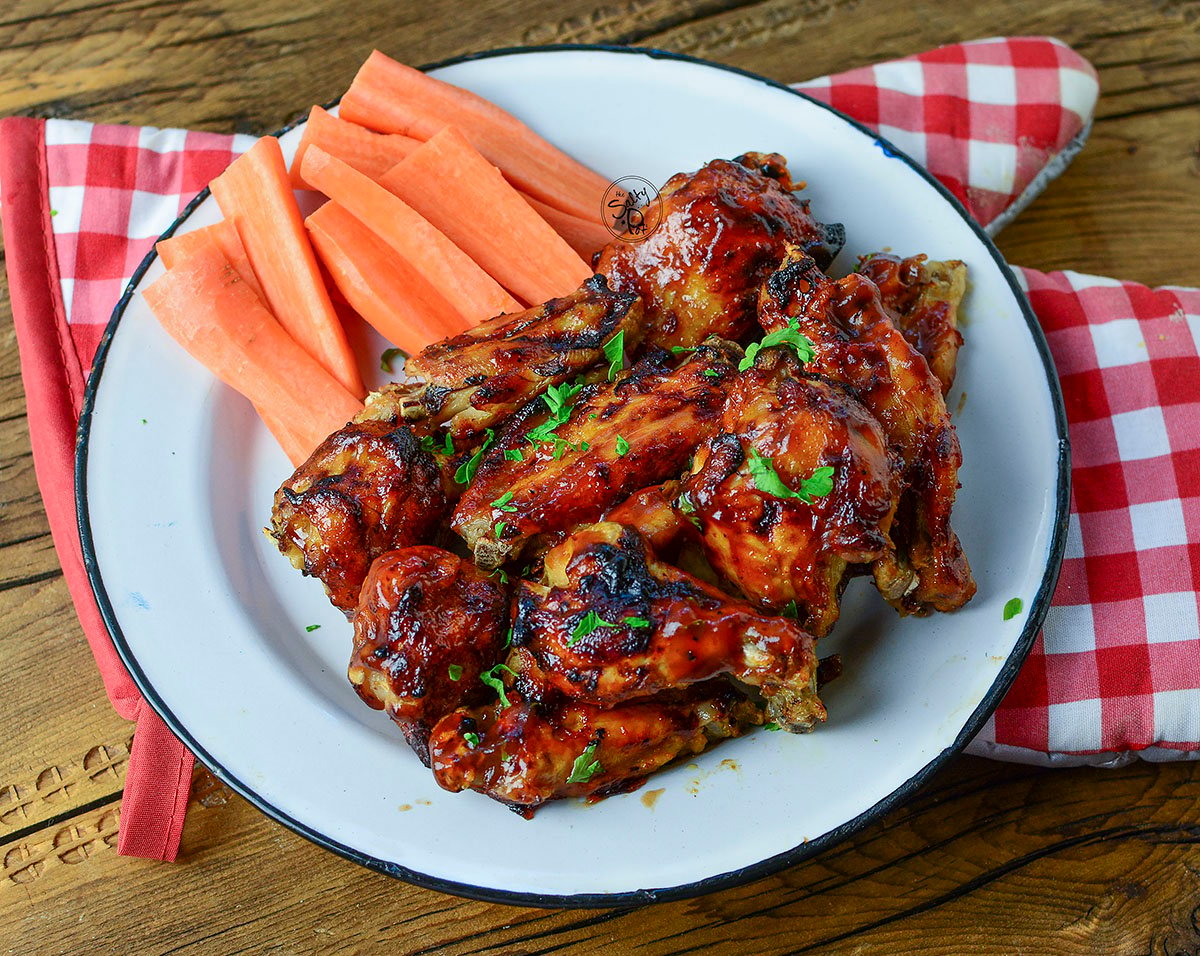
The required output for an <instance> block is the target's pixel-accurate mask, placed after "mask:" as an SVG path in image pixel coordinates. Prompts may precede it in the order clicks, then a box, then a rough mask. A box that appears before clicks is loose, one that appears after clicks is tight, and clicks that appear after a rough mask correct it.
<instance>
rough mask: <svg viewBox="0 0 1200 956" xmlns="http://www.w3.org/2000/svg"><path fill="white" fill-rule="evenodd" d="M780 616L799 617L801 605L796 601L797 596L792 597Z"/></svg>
mask: <svg viewBox="0 0 1200 956" xmlns="http://www.w3.org/2000/svg"><path fill="white" fill-rule="evenodd" d="M779 616H780V617H790V618H795V619H799V617H800V605H798V604H797V603H796V599H795V598H792V599H791V600H790V601H788V602H787V605H786V606H785V607H784V609H783V610H782V611H780V612H779Z"/></svg>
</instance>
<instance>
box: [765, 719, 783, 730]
mask: <svg viewBox="0 0 1200 956" xmlns="http://www.w3.org/2000/svg"><path fill="white" fill-rule="evenodd" d="M782 729H783V728H782V727H780V726H779V724H777V723H775V721H773V720H770V721H767V723H765V724H763V730H782Z"/></svg>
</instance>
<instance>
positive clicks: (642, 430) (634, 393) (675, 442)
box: [450, 340, 741, 568]
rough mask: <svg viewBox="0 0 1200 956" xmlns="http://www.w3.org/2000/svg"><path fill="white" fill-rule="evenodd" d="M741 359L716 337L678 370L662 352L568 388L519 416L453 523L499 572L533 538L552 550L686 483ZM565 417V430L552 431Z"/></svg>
mask: <svg viewBox="0 0 1200 956" xmlns="http://www.w3.org/2000/svg"><path fill="white" fill-rule="evenodd" d="M740 355H741V350H740V349H739V348H738V347H737V346H735V345H732V344H730V343H723V342H720V341H719V340H717V341H715V342H714V343H713V344H705V345H703V346H700V347H699V348H698V349H697V350H696V351H694V352H691V353H689V354H688V355H687V357H686V358H685V359H684V360H683V362H682V363H681V364H680V365H678V367H673V362H674V361H675V359H674V357H673V356H671V355H670V354H669V353H666V352H663V351H661V350H659V351H655V352H653V353H651V354H650V355H648V356H646V357H645V358H644V359H642V361H641V362H639V363H638V364H637V365H635V366H634V367H633V368H632V369H630V370H629V372H628V373H627V374H626V375H624V376H623V377H620V378H618V380H617V381H616V382H604V383H601V384H598V385H593V386H589V387H585V388H584V389H583V390H582V391H579V392H578V393H574V391H573V389H572V388H570V387H569V386H562V387H561V390H560V391H558V392H556V393H554V394H553V401H551V400H550V397H547V400H546V401H542V402H538V403H537V404H536V405H534V406H532V407H530V408H528V409H526V411H525V412H524V413H522V414H519V415H516V416H514V418H513V419H512V421H511V422H510V423H509V425H508V426H507V427H506V429H505V430H504V432H503V433H502V434H501V435H500V437H499V438H498V440H497V441H496V443H495V445H493V446H492V447H491V449H490V450H489V452H488V454H487V455H486V456H485V458H484V459H483V462H482V464H481V465H480V466H479V471H478V474H477V475H476V476H475V480H474V481H473V483H472V484H471V487H470V488H469V489H468V490H467V491H466V493H465V494H464V495H463V496H462V499H461V500H460V501H459V503H458V506H457V508H455V510H454V515H453V517H452V519H451V522H450V525H451V527H452V528H453V529H454V530H455V531H457V532H458V533H459V534H460V535H462V537H463V538H464V539H465V540H466V542H467V544H468V546H469V547H470V548H471V550H472V551H473V552H474V554H475V560H476V561H477V562H478V563H479V564H481V565H482V566H484V567H487V568H492V567H496V566H498V565H499V564H501V563H502V562H503V561H505V560H506V559H507V558H508V557H509V556H516V555H517V554H519V553H520V552H521V551H522V549H523V548H524V547H525V545H526V543H527V542H528V541H530V539H531V538H534V537H537V538H538V539H539V541H538V545H539V546H548V545H549V544H552V543H553V542H554V540H556V538H557V537H560V536H561V535H562V534H563V533H565V532H567V531H569V530H570V529H571V528H573V527H575V526H576V525H580V524H586V523H588V522H591V521H596V520H597V519H598V518H600V516H601V515H603V514H604V512H605V511H607V510H608V509H609V508H611V507H612V506H613V505H615V504H617V503H618V502H620V501H622V500H624V499H625V498H626V497H628V496H629V495H630V494H632V493H633V492H635V491H637V490H639V489H641V488H644V487H646V486H647V485H649V484H653V483H654V482H658V481H664V480H666V479H668V478H675V477H678V476H679V475H680V474H681V473H682V472H683V470H684V469H685V468H686V466H687V461H688V459H689V458H690V457H691V454H692V451H693V450H694V449H695V447H696V445H697V444H698V443H699V442H701V441H703V440H704V438H706V437H707V436H708V435H709V434H710V433H711V431H712V430H713V429H714V428H715V427H716V421H717V417H718V415H719V414H720V411H721V406H722V405H723V404H724V401H725V392H726V387H727V384H728V382H729V381H730V380H732V378H733V376H734V375H735V374H736V369H735V363H736V362H737V360H738V358H739V357H740ZM572 403H574V404H573V405H572ZM547 413H549V415H550V418H549V420H547ZM556 413H557V414H558V416H559V418H561V419H563V421H562V424H559V425H557V426H556V427H554V429H553V431H552V432H547V431H545V428H546V427H547V426H548V425H552V424H553V423H554V422H555V421H556V420H558V419H556V418H555V417H554V416H555V414H556ZM539 429H541V431H539Z"/></svg>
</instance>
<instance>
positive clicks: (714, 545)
mask: <svg viewBox="0 0 1200 956" xmlns="http://www.w3.org/2000/svg"><path fill="white" fill-rule="evenodd" d="M900 464H901V463H900V461H899V459H898V456H894V454H893V453H891V452H890V451H889V449H888V447H887V440H886V438H885V436H884V434H883V430H882V429H881V428H880V426H879V423H878V422H876V421H875V419H874V418H873V417H872V416H871V414H870V413H869V412H868V411H867V410H866V409H865V408H863V407H862V405H860V404H859V403H858V401H856V400H855V399H854V397H853V396H851V395H850V394H849V393H848V392H847V390H846V389H845V388H843V387H842V386H840V385H836V384H833V383H831V382H828V381H824V380H822V379H818V378H814V377H811V376H804V375H801V374H799V363H797V362H796V360H795V359H794V358H793V357H792V356H791V355H789V354H787V353H785V352H784V350H783V349H770V350H768V351H765V352H763V353H762V354H760V356H759V358H758V360H757V364H756V365H755V366H754V367H752V368H750V369H748V370H747V371H745V372H743V373H742V374H741V375H739V376H738V378H737V381H736V382H735V383H734V386H733V390H732V391H731V393H730V396H729V399H728V401H727V403H726V405H725V411H724V413H723V414H722V416H721V425H720V431H719V432H718V433H717V434H716V435H715V436H714V437H712V438H710V439H709V440H708V442H707V444H705V445H703V446H702V447H701V448H700V450H699V451H698V452H697V453H696V458H695V463H694V464H693V467H692V474H691V475H689V476H688V478H687V479H686V480H685V481H684V484H683V496H684V497H683V498H682V499H681V501H683V502H686V503H687V505H689V506H690V507H691V508H693V509H694V516H695V517H696V518H697V519H698V521H699V523H700V527H701V529H702V533H703V538H704V548H705V552H706V554H707V556H708V559H709V561H710V562H711V564H712V566H713V567H714V568H716V570H717V571H718V572H719V573H720V574H721V575H723V576H724V577H725V578H726V579H727V580H729V581H731V582H733V583H734V584H736V585H737V586H738V588H740V589H741V591H742V593H744V594H745V595H746V596H747V598H748V599H749V600H750V601H751V603H752V604H755V605H757V606H759V607H762V608H767V609H771V610H774V611H782V610H785V609H786V608H787V607H788V605H789V604H790V603H791V602H794V607H795V609H796V612H797V616H798V618H799V621H800V623H801V625H802V626H803V627H804V628H805V630H807V631H808V632H809V633H811V634H814V635H815V636H817V637H822V636H824V635H825V634H827V633H829V630H830V628H832V627H833V625H834V623H835V622H836V621H837V618H838V612H839V600H840V597H841V592H842V589H843V587H844V582H845V576H846V570H847V566H848V565H851V564H865V563H869V562H871V561H874V560H877V559H879V558H881V557H883V556H884V555H890V554H891V553H892V551H893V547H892V542H891V539H890V537H889V536H888V531H889V529H890V527H891V524H892V518H893V516H894V514H895V511H896V503H897V500H898V498H899V494H900V488H901V482H900ZM821 469H824V470H825V471H826V472H828V471H829V470H832V473H831V474H829V476H828V478H826V477H825V475H824V474H823V473H822V471H821Z"/></svg>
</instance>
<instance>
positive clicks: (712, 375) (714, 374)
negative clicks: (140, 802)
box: [704, 368, 721, 378]
mask: <svg viewBox="0 0 1200 956" xmlns="http://www.w3.org/2000/svg"><path fill="white" fill-rule="evenodd" d="M704 374H705V375H707V376H708V377H709V378H717V377H718V376H719V375H720V374H721V373H720V372H718V371H717V370H716V369H715V368H706V369H705V370H704Z"/></svg>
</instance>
